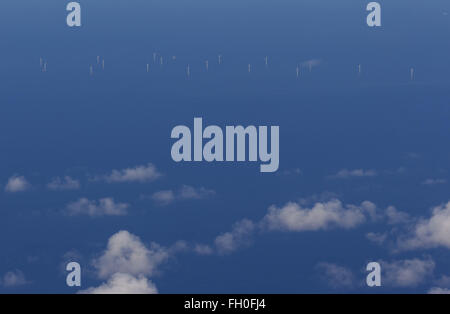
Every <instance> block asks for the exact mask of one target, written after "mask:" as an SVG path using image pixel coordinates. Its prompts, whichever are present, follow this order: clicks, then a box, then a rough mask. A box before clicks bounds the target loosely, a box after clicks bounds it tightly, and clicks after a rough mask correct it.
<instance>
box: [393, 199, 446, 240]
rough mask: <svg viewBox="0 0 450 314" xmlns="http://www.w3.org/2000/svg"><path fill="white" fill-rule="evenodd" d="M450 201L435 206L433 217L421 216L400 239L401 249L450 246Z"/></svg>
mask: <svg viewBox="0 0 450 314" xmlns="http://www.w3.org/2000/svg"><path fill="white" fill-rule="evenodd" d="M449 226H450V202H448V203H447V204H443V205H440V206H437V207H435V208H433V210H432V212H431V217H429V218H421V219H418V221H417V222H416V223H415V224H414V225H413V226H412V227H411V229H412V231H411V232H410V233H408V234H407V235H404V236H402V237H400V238H399V239H398V246H399V247H400V248H401V249H417V248H437V247H445V248H447V249H449V248H450V227H449Z"/></svg>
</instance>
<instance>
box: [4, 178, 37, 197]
mask: <svg viewBox="0 0 450 314" xmlns="http://www.w3.org/2000/svg"><path fill="white" fill-rule="evenodd" d="M30 187H31V184H30V183H28V181H27V180H26V179H25V177H24V176H17V175H14V176H12V177H11V178H9V180H8V183H7V184H6V187H5V191H6V192H10V193H16V192H23V191H26V190H28V189H29V188H30Z"/></svg>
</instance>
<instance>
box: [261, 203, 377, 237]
mask: <svg viewBox="0 0 450 314" xmlns="http://www.w3.org/2000/svg"><path fill="white" fill-rule="evenodd" d="M375 210H376V206H375V205H374V204H373V203H371V202H368V201H365V202H363V203H361V205H360V206H355V205H346V206H343V204H342V202H341V201H339V200H336V199H334V200H330V201H328V202H323V203H316V204H315V205H314V206H313V207H312V208H303V207H302V206H301V205H299V204H297V203H288V204H287V205H285V206H284V207H281V208H277V207H275V206H271V207H270V208H269V211H268V214H267V215H266V216H265V218H264V219H263V223H264V225H265V226H266V228H267V229H269V230H281V231H298V232H300V231H317V230H325V229H329V228H332V227H340V228H344V229H351V228H354V227H356V226H358V225H360V224H362V223H364V222H365V221H366V220H367V217H366V215H369V216H373V215H374V214H375Z"/></svg>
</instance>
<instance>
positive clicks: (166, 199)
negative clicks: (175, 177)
mask: <svg viewBox="0 0 450 314" xmlns="http://www.w3.org/2000/svg"><path fill="white" fill-rule="evenodd" d="M151 198H152V200H154V201H155V202H157V203H158V204H160V205H169V204H171V203H173V202H175V200H176V196H175V193H174V192H173V191H172V190H164V191H158V192H155V193H153V194H152V196H151Z"/></svg>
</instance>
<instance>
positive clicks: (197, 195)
mask: <svg viewBox="0 0 450 314" xmlns="http://www.w3.org/2000/svg"><path fill="white" fill-rule="evenodd" d="M215 194H216V192H215V191H213V190H208V189H206V188H204V187H200V188H194V187H192V186H189V185H183V186H182V187H181V189H180V190H179V191H176V192H175V191H172V190H162V191H157V192H155V193H153V194H152V195H151V197H150V198H151V199H153V200H154V201H155V202H157V203H159V204H160V205H169V204H171V203H173V202H175V201H179V200H201V199H206V198H209V197H212V196H214V195H215Z"/></svg>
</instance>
